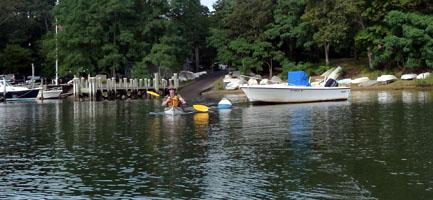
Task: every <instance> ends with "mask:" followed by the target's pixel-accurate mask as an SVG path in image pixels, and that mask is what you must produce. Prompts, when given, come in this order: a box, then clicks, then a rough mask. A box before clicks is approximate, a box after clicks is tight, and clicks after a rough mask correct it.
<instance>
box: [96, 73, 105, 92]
mask: <svg viewBox="0 0 433 200" xmlns="http://www.w3.org/2000/svg"><path fill="white" fill-rule="evenodd" d="M97 80H98V89H97V90H96V95H98V90H99V91H100V93H99V94H100V95H101V96H102V92H103V91H104V90H103V89H104V88H103V87H102V78H101V77H98V79H97Z"/></svg>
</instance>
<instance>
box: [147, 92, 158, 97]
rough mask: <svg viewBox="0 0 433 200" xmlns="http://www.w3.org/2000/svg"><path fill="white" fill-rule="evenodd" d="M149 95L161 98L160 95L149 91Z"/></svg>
mask: <svg viewBox="0 0 433 200" xmlns="http://www.w3.org/2000/svg"><path fill="white" fill-rule="evenodd" d="M147 94H150V95H153V96H156V97H159V94H158V93H155V92H152V91H147Z"/></svg>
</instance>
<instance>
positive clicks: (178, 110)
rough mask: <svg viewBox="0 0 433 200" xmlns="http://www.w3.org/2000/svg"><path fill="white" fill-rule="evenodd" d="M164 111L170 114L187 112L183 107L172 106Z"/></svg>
mask: <svg viewBox="0 0 433 200" xmlns="http://www.w3.org/2000/svg"><path fill="white" fill-rule="evenodd" d="M164 113H165V114H170V115H180V114H184V113H185V112H183V109H182V108H181V107H176V106H171V107H166V108H164Z"/></svg>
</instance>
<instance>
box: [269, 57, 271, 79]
mask: <svg viewBox="0 0 433 200" xmlns="http://www.w3.org/2000/svg"><path fill="white" fill-rule="evenodd" d="M271 78H272V59H271V62H270V65H269V79H271Z"/></svg>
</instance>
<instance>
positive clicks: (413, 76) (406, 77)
mask: <svg viewBox="0 0 433 200" xmlns="http://www.w3.org/2000/svg"><path fill="white" fill-rule="evenodd" d="M400 79H401V80H413V79H416V74H403V75H401V77H400Z"/></svg>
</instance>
